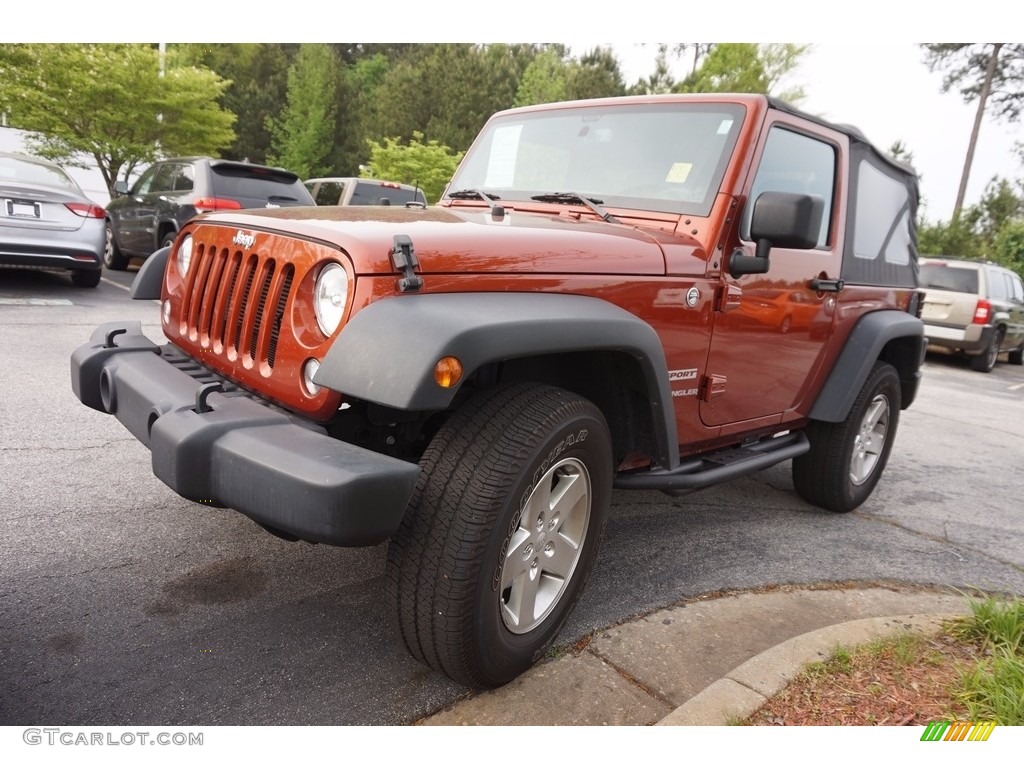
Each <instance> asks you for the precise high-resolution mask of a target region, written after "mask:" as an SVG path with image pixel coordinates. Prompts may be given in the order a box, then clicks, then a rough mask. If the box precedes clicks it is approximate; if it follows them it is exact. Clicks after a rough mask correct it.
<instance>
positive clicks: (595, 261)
mask: <svg viewBox="0 0 1024 768" xmlns="http://www.w3.org/2000/svg"><path fill="white" fill-rule="evenodd" d="M202 219H203V221H204V222H205V223H210V224H217V225H221V226H227V227H234V228H237V229H240V230H242V231H243V232H246V233H248V232H259V231H269V232H274V233H276V234H285V235H289V236H291V237H300V238H304V239H308V240H316V241H320V242H326V243H330V244H332V245H334V246H337V247H338V248H340V249H341V250H343V251H344V252H345V253H347V254H348V256H349V258H350V259H351V260H352V265H353V267H354V268H355V271H356V273H357V274H391V273H393V272H394V271H395V270H394V268H393V267H392V265H391V261H390V253H391V250H392V248H393V247H394V237H395V235H407V236H408V237H409V238H410V239H411V240H412V244H413V249H414V250H415V252H416V256H417V258H418V259H419V263H420V269H419V272H421V273H422V274H441V273H470V274H474V273H487V272H498V273H514V272H529V273H533V274H537V273H551V274H571V273H588V274H635V275H663V274H665V255H664V252H663V249H662V247H661V245H659V242H658V241H659V240H662V241H664V240H665V239H666V238H667V239H669V240H671V241H672V242H673V244H675V245H676V246H678V245H689V246H691V247H695V248H696V247H699V243H697V242H696V241H693V240H689V239H688V238H686V239H684V238H679V237H675V236H672V235H670V234H666V233H665V232H660V231H659V232H655V231H645V230H641V229H639V228H636V227H634V226H631V225H629V224H610V223H606V222H604V221H598V220H595V219H593V218H591V217H589V216H584V217H583V218H575V217H570V216H565V215H562V216H559V215H552V214H545V213H527V212H520V211H514V210H512V211H507V212H506V213H505V215H504V216H503V217H501V218H496V217H493V216H492V215H491V214H490V212H489V211H486V210H481V209H465V210H451V209H446V208H437V207H434V208H428V209H426V210H424V209H408V208H389V207H387V206H322V207H318V208H305V207H304V208H280V209H274V210H268V211H262V210H261V211H245V212H233V213H214V214H208V215H206V216H203V217H202Z"/></svg>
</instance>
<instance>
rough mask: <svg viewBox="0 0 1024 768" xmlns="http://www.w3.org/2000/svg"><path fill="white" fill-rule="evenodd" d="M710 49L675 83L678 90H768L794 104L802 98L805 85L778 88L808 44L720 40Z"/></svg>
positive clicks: (687, 91) (764, 91)
mask: <svg viewBox="0 0 1024 768" xmlns="http://www.w3.org/2000/svg"><path fill="white" fill-rule="evenodd" d="M709 49H710V50H708V52H707V54H706V55H705V56H704V58H703V60H701V62H700V65H699V66H697V68H696V69H694V70H693V72H692V73H691V74H690V75H689V76H688V77H686V78H685V79H684V80H682V81H681V82H679V83H677V84H676V87H675V91H676V92H677V93H709V92H710V93H732V92H735V93H765V94H772V95H775V96H778V97H779V98H781V99H783V100H785V101H789V102H792V103H797V102H799V101H800V100H801V99H803V97H804V92H803V89H802V88H790V89H788V90H786V91H782V92H781V93H775V91H776V90H777V89H778V87H779V86H780V84H781V82H782V80H783V78H784V77H785V76H786V75H788V74H789V73H790V72H792V71H793V69H795V68H796V66H797V64H798V63H799V60H800V57H801V56H803V55H804V54H805V53H806V52H807V50H808V47H807V46H806V45H796V44H794V43H771V44H767V45H758V44H756V43H718V44H716V45H712V46H709ZM695 50H696V51H697V52H698V54H699V52H700V49H699V48H698V49H695Z"/></svg>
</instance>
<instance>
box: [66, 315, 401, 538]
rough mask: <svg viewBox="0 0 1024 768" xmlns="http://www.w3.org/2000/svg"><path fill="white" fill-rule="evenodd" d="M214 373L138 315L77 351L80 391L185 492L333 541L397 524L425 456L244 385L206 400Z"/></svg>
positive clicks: (278, 528)
mask: <svg viewBox="0 0 1024 768" xmlns="http://www.w3.org/2000/svg"><path fill="white" fill-rule="evenodd" d="M114 331H122V332H121V333H113V332H114ZM112 333H113V335H112ZM182 361H186V364H185V365H182ZM186 371H188V372H186ZM204 377H205V380H206V381H210V380H215V379H216V377H215V376H213V375H212V374H211V373H210V372H208V371H206V370H205V369H201V368H200V367H199V366H198V365H197V364H195V363H193V362H192V361H189V360H188V358H185V357H184V356H183V355H181V353H180V352H178V351H177V350H176V349H175V348H174V347H171V346H170V345H168V346H165V347H159V346H157V345H156V344H154V343H153V342H152V341H150V340H149V339H148V338H147V337H146V336H144V335H143V333H142V327H141V324H140V323H138V322H137V321H131V322H123V323H107V324H105V325H102V326H100V327H99V328H97V329H96V330H95V331H93V334H92V337H91V341H90V342H89V343H88V344H85V345H83V346H81V347H79V348H78V349H77V350H75V352H74V353H73V354H72V356H71V388H72V389H73V390H74V393H75V395H76V396H77V397H78V399H79V400H81V401H82V402H83V403H85V404H86V405H88V406H89V407H90V408H94V409H96V410H98V411H102V412H104V413H112V414H114V415H115V416H117V419H118V421H120V422H121V423H122V424H123V425H124V426H125V427H126V428H127V429H128V430H129V431H130V432H131V433H132V434H133V435H135V437H136V438H138V439H139V440H140V441H141V442H142V443H144V444H145V445H146V446H148V447H149V449H150V451H151V453H152V457H153V473H154V474H155V475H156V476H157V477H158V478H160V479H161V480H162V481H163V482H164V483H166V484H167V485H168V486H170V488H171V489H173V490H174V491H175V492H177V493H178V494H180V495H181V496H184V497H185V498H187V499H191V500H192V501H196V502H200V503H204V504H210V505H213V506H222V507H231V508H233V509H236V510H238V511H239V512H242V513H243V514H245V515H247V516H248V517H250V518H252V519H253V520H255V521H256V522H257V523H260V524H261V525H264V526H266V527H268V528H271V529H273V530H274V531H275V532H278V533H284V534H286V535H290V536H294V537H296V538H299V539H304V540H307V541H315V542H322V543H325V544H337V545H341V546H364V545H370V544H377V543H380V542H382V541H384V540H386V539H387V538H388V537H389V536H391V534H392V533H394V532H395V530H397V528H398V525H399V523H400V522H401V520H402V515H403V514H404V512H405V508H406V505H407V504H408V501H409V497H410V496H411V495H412V490H413V486H414V485H415V483H416V478H417V476H418V474H419V467H418V466H417V465H415V464H411V463H409V462H406V461H400V460H399V459H394V458H391V457H390V456H384V455H383V454H379V453H374V452H373V451H369V450H366V449H365V448H360V447H359V446H355V445H351V444H349V443H344V442H342V441H340V440H336V439H334V438H332V437H329V436H328V435H326V434H325V433H324V431H323V430H322V429H321V428H320V427H319V426H317V425H316V424H314V423H313V422H310V421H306V420H304V419H300V418H298V417H296V416H292V415H290V414H287V413H285V412H283V411H279V410H276V409H274V408H271V407H269V406H268V405H265V404H263V403H262V402H259V401H257V400H255V399H253V398H251V397H248V396H245V393H243V392H242V391H241V390H237V388H236V389H235V391H234V392H227V393H217V392H215V393H213V394H209V395H208V396H207V397H205V398H197V393H198V392H199V390H200V389H201V388H202V387H203V382H204ZM201 399H204V400H205V404H200V402H199V401H200V400H201Z"/></svg>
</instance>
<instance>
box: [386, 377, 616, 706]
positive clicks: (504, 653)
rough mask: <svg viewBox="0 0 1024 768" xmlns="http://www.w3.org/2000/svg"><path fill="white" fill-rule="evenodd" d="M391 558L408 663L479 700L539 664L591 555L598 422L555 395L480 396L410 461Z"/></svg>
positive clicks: (591, 409)
mask: <svg viewBox="0 0 1024 768" xmlns="http://www.w3.org/2000/svg"><path fill="white" fill-rule="evenodd" d="M420 466H421V470H422V471H421V473H420V478H419V481H418V483H417V485H416V488H415V491H414V492H413V496H412V499H411V500H410V503H409V507H408V509H407V511H406V515H405V518H404V520H403V521H402V524H401V526H400V528H399V530H398V531H397V533H396V534H395V535H394V537H393V538H392V540H391V543H390V546H389V548H388V563H387V578H388V590H389V595H390V598H391V602H392V605H393V608H394V610H395V612H396V614H397V618H398V624H399V628H400V631H401V635H402V638H403V640H404V642H405V644H406V646H407V648H408V649H409V651H410V652H411V653H412V655H413V656H414V657H416V658H417V659H419V660H420V661H422V662H424V663H426V664H428V665H429V666H431V667H433V668H434V669H436V670H438V671H439V672H442V673H444V674H446V675H448V676H449V677H451V678H452V679H454V680H456V681H458V682H461V683H464V684H466V685H469V686H472V687H476V688H490V687H494V686H498V685H502V684H504V683H507V682H508V681H509V680H512V679H513V678H515V677H516V676H517V675H519V674H521V673H522V672H524V671H526V670H527V669H528V668H529V667H530V666H531V665H532V664H533V663H534V662H536V661H537V660H538V659H539V658H541V657H542V656H543V655H544V653H545V651H546V650H547V648H548V646H549V645H550V644H551V642H552V641H553V640H554V638H555V635H556V634H557V633H558V631H559V629H560V628H561V627H562V625H563V623H564V622H565V620H566V618H567V617H568V616H569V613H570V611H571V610H572V607H573V605H574V604H575V602H576V599H577V598H578V597H579V594H580V592H581V591H582V589H583V585H584V583H585V582H586V579H587V576H588V574H589V572H590V569H591V566H592V565H593V562H594V558H595V556H596V554H597V549H598V543H599V541H600V538H601V534H602V530H603V528H604V523H605V519H606V518H607V515H608V508H609V504H610V499H611V485H612V474H613V466H612V449H611V438H610V436H609V432H608V427H607V424H606V423H605V420H604V417H603V416H602V414H601V412H600V411H599V410H598V409H597V408H596V407H595V406H594V405H593V404H592V403H590V402H589V401H588V400H585V399H584V398H581V397H579V396H577V395H575V394H572V393H570V392H567V391H564V390H561V389H557V388H555V387H550V386H545V385H538V384H519V385H515V386H512V387H508V388H502V389H497V390H490V391H487V392H484V393H481V394H480V395H477V396H476V397H475V398H474V399H471V400H469V401H467V403H466V404H465V405H464V406H463V407H462V408H461V409H459V410H458V411H457V412H456V413H455V414H454V415H453V416H452V417H451V418H450V419H449V420H448V421H447V422H446V423H445V424H444V425H443V426H442V427H441V429H440V430H439V431H438V432H437V434H436V435H435V436H434V438H433V440H432V441H431V443H430V446H429V447H428V448H427V450H426V452H425V453H424V454H423V457H422V459H421V460H420Z"/></svg>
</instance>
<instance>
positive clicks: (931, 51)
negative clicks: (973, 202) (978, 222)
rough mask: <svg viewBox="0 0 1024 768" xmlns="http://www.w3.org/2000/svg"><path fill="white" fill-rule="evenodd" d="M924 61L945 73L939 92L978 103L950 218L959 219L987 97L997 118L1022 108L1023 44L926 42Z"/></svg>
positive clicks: (1014, 114)
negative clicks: (957, 94)
mask: <svg viewBox="0 0 1024 768" xmlns="http://www.w3.org/2000/svg"><path fill="white" fill-rule="evenodd" d="M922 48H924V50H925V52H926V54H925V62H926V63H927V65H928V68H929V69H930V70H931V71H932V72H934V71H936V70H941V71H943V72H945V76H944V77H943V80H942V92H943V93H947V92H949V91H950V90H951V89H952V88H954V87H955V88H958V89H959V91H960V95H961V96H962V97H963V99H964V103H966V104H970V103H971V102H973V101H974V100H975V99H977V100H978V108H977V110H976V111H975V115H974V126H973V127H972V129H971V138H970V140H969V141H968V144H967V155H966V156H965V158H964V169H963V172H962V173H961V175H960V187H959V189H958V191H957V196H956V203H955V204H954V206H953V219H954V220H956V219H958V218H960V213H961V211H962V209H963V205H964V197H965V196H966V194H967V181H968V179H969V177H970V175H971V165H972V164H973V162H974V150H975V148H976V146H977V144H978V135H979V133H980V132H981V121H982V118H983V117H984V115H985V110H986V108H987V106H988V102H989V98H990V97H991V100H992V107H993V112H994V113H995V116H996V117H997V118H1002V119H1007V120H1016V119H1017V117H1019V115H1020V113H1021V109H1022V108H1024V43H930V44H924V45H923V46H922Z"/></svg>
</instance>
